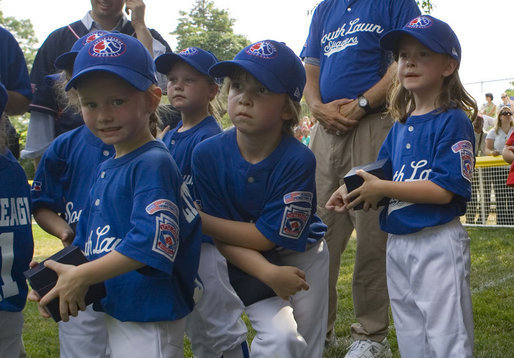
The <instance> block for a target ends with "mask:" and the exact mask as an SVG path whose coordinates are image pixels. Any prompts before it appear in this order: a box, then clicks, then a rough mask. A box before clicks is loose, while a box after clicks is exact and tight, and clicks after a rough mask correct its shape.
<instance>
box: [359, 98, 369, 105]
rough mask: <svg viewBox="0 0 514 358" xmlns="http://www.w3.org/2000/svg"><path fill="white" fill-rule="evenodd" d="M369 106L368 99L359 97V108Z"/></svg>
mask: <svg viewBox="0 0 514 358" xmlns="http://www.w3.org/2000/svg"><path fill="white" fill-rule="evenodd" d="M367 105H368V100H367V99H366V97H359V106H361V107H366V106H367Z"/></svg>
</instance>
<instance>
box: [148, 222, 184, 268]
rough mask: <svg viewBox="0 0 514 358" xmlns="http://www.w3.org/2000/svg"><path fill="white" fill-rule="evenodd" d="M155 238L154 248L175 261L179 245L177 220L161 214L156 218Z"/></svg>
mask: <svg viewBox="0 0 514 358" xmlns="http://www.w3.org/2000/svg"><path fill="white" fill-rule="evenodd" d="M155 226H156V228H155V238H154V243H153V247H152V250H153V251H155V252H157V253H158V254H161V255H163V256H164V257H166V258H167V259H168V260H170V261H172V262H174V261H175V256H177V251H178V247H179V234H180V232H179V226H178V224H177V222H176V221H175V220H173V219H172V218H170V217H169V216H167V215H164V214H161V215H159V216H157V217H156V218H155Z"/></svg>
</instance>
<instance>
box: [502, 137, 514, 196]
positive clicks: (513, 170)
mask: <svg viewBox="0 0 514 358" xmlns="http://www.w3.org/2000/svg"><path fill="white" fill-rule="evenodd" d="M502 156H503V160H505V161H506V162H507V163H509V164H511V166H510V170H509V175H508V177H507V186H509V187H514V132H513V133H512V134H511V135H510V137H509V138H508V139H507V142H505V147H504V148H503V153H502Z"/></svg>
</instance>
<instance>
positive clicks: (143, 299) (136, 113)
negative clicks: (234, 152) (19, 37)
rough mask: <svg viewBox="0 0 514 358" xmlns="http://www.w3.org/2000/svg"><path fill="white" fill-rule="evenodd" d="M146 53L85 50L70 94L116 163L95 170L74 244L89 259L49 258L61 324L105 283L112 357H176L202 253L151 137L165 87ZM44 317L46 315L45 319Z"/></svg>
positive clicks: (113, 44) (98, 46)
mask: <svg viewBox="0 0 514 358" xmlns="http://www.w3.org/2000/svg"><path fill="white" fill-rule="evenodd" d="M156 84H157V80H156V77H155V65H154V62H153V59H152V58H151V56H150V54H149V53H148V51H147V50H146V49H145V48H144V46H143V45H142V44H141V43H140V42H139V41H138V40H137V39H135V38H133V37H131V36H128V35H123V34H119V33H112V34H108V35H105V36H102V37H100V38H98V39H96V40H95V41H92V42H91V43H89V44H87V45H86V46H84V47H83V48H82V49H81V50H80V51H79V53H78V54H77V57H76V59H75V62H74V69H73V77H72V78H71V80H70V81H69V82H68V84H67V85H66V89H67V90H70V89H71V88H74V89H76V90H77V92H78V96H79V99H80V103H81V111H82V115H83V117H84V122H85V123H86V125H87V127H88V129H89V130H90V131H91V132H92V133H93V134H94V135H95V136H97V137H98V138H100V139H101V140H102V142H104V143H105V144H107V145H112V146H114V149H115V156H114V157H112V158H109V159H107V160H106V161H104V162H103V163H101V165H100V166H99V167H98V170H97V172H96V175H95V181H94V184H93V186H92V188H91V191H90V195H89V198H88V205H87V206H86V208H85V209H84V210H83V212H82V214H81V218H80V221H79V225H78V227H77V232H76V238H75V240H74V244H75V245H77V246H79V247H80V248H81V250H82V251H83V252H84V253H85V255H86V257H87V258H88V259H89V260H90V262H88V263H85V264H83V265H80V266H68V265H62V264H59V263H56V262H53V261H46V262H45V265H46V266H47V267H49V268H51V269H53V270H55V271H56V272H57V274H58V275H59V279H58V281H57V284H56V286H55V287H54V288H53V289H52V290H51V291H50V292H49V293H48V294H47V295H45V296H44V297H43V298H41V300H40V305H41V306H44V305H46V304H47V303H48V302H50V301H51V300H52V299H53V298H55V297H59V299H60V314H61V316H62V319H63V321H67V320H68V318H69V316H70V315H71V316H76V315H77V314H78V313H79V312H78V311H79V310H84V309H85V305H84V295H85V293H86V291H87V289H88V287H89V286H90V285H92V284H94V283H97V282H102V281H105V286H106V291H107V296H106V297H105V298H103V299H102V300H101V301H100V305H101V308H102V310H103V311H104V312H105V313H106V317H105V320H106V324H107V332H108V342H109V348H110V349H111V352H112V356H114V357H118V356H119V357H146V358H147V357H161V356H163V357H182V356H183V337H184V326H185V317H186V316H187V315H188V314H189V313H190V312H191V310H192V308H193V305H194V301H193V293H194V290H195V288H196V277H197V276H196V274H197V268H198V259H199V250H200V235H201V232H200V218H199V216H198V213H197V211H196V210H195V208H194V205H193V202H192V198H191V196H190V194H189V191H188V189H187V186H186V185H185V183H183V181H182V177H181V174H180V172H179V170H178V168H177V166H176V164H175V162H174V160H173V158H172V157H171V156H170V154H169V152H168V150H167V149H166V147H165V146H164V145H163V144H162V143H160V142H159V141H156V140H155V139H154V137H153V135H152V133H151V130H150V127H151V123H155V122H156V121H157V119H158V118H157V117H156V114H155V111H156V109H157V106H158V105H159V102H160V97H161V90H160V89H159V87H157V85H156ZM42 314H44V313H43V312H42Z"/></svg>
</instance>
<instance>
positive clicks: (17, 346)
mask: <svg viewBox="0 0 514 358" xmlns="http://www.w3.org/2000/svg"><path fill="white" fill-rule="evenodd" d="M7 98H8V96H7V90H6V89H5V87H4V85H3V84H1V83H0V267H1V268H2V270H1V272H0V358H10V357H19V356H20V351H21V348H22V339H21V331H22V327H23V314H22V312H21V311H22V310H23V308H24V307H25V302H26V299H27V290H28V288H27V282H26V281H25V277H24V276H23V272H24V271H26V270H28V269H29V262H30V260H31V259H32V254H33V252H34V241H33V239H32V225H31V212H30V187H29V184H28V183H27V177H26V176H25V172H24V171H23V169H22V167H21V166H20V164H19V163H18V161H17V160H16V158H14V156H13V155H12V153H11V152H10V151H9V149H7V146H6V140H7V138H6V135H5V132H4V130H3V128H4V126H3V123H1V122H2V121H3V120H4V117H2V114H3V112H4V109H5V106H6V104H7Z"/></svg>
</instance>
